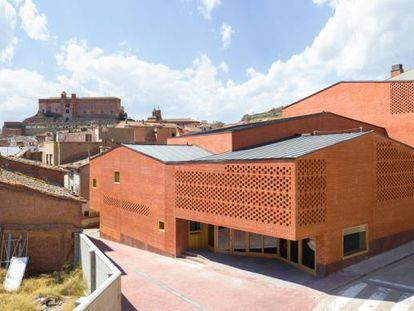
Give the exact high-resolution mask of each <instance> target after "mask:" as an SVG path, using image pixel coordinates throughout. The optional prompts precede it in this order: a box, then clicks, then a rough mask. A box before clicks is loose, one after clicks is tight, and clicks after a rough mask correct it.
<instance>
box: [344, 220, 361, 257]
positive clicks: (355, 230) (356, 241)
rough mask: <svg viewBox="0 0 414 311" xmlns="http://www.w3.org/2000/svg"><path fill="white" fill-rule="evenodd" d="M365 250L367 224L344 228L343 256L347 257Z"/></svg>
mask: <svg viewBox="0 0 414 311" xmlns="http://www.w3.org/2000/svg"><path fill="white" fill-rule="evenodd" d="M366 250H367V225H364V226H357V227H352V228H347V229H344V231H343V257H349V256H353V255H357V254H359V253H362V252H365V251H366Z"/></svg>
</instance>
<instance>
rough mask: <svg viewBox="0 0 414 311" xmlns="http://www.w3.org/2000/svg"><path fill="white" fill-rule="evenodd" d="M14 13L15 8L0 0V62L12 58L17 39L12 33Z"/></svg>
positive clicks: (14, 24)
mask: <svg viewBox="0 0 414 311" xmlns="http://www.w3.org/2000/svg"><path fill="white" fill-rule="evenodd" d="M16 15H17V14H16V10H15V9H14V7H13V6H12V5H11V4H10V3H9V2H8V1H7V0H0V63H1V62H6V61H10V60H11V59H12V58H13V54H14V48H15V46H16V44H17V41H18V40H17V38H16V37H15V35H14V31H15V28H16V19H17V17H16Z"/></svg>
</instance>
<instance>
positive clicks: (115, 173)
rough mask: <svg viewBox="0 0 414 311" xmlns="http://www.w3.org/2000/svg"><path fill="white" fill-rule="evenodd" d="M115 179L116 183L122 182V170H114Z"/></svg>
mask: <svg viewBox="0 0 414 311" xmlns="http://www.w3.org/2000/svg"><path fill="white" fill-rule="evenodd" d="M114 181H115V182H116V183H120V182H121V173H120V172H114Z"/></svg>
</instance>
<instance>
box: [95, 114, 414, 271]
mask: <svg viewBox="0 0 414 311" xmlns="http://www.w3.org/2000/svg"><path fill="white" fill-rule="evenodd" d="M272 137H273V139H272ZM186 139H187V140H186ZM172 141H174V142H180V143H181V144H182V145H172V144H171V145H167V146H148V145H147V146H145V145H123V146H120V147H118V148H115V149H113V150H111V151H109V152H107V153H105V154H102V155H100V156H97V157H96V158H94V159H93V160H92V161H91V162H90V176H91V181H90V183H91V184H90V187H91V191H90V204H91V208H94V209H96V210H98V211H99V212H100V215H101V234H102V236H103V237H106V238H109V239H113V240H116V241H120V242H122V243H126V244H129V245H133V246H136V247H141V248H145V249H149V250H152V251H157V252H160V253H164V254H168V255H171V256H176V255H178V254H180V253H181V252H183V251H184V250H186V249H197V248H206V249H210V250H212V251H215V252H222V253H228V254H234V255H238V254H240V255H242V254H243V255H248V256H263V257H274V258H275V259H276V258H277V259H280V260H284V261H286V262H289V263H290V264H292V265H294V266H296V267H299V268H302V269H304V270H306V271H309V272H311V273H315V274H319V275H325V274H327V273H330V272H332V271H334V270H337V269H339V268H341V267H343V266H346V265H349V264H350V263H352V262H355V261H358V260H361V259H363V258H366V257H368V256H371V255H374V254H377V253H379V252H382V251H384V250H386V249H388V248H391V247H395V246H397V245H400V244H401V243H404V242H406V241H409V240H412V239H413V238H414V230H413V228H414V214H413V213H414V212H413V209H412V204H413V203H414V179H412V178H411V177H409V176H412V175H413V174H414V166H413V165H412V163H413V159H414V149H412V148H410V147H408V146H406V145H403V144H401V143H399V142H396V141H394V140H392V139H390V138H388V137H387V135H386V131H385V130H384V129H382V128H380V127H377V126H373V125H370V124H367V123H363V122H360V121H355V120H352V119H349V118H344V117H341V116H337V115H334V114H332V113H320V114H315V115H312V116H305V117H297V118H288V119H286V120H276V121H270V122H265V123H261V124H255V125H246V126H236V127H233V128H228V129H225V130H222V131H212V132H211V133H210V134H204V135H189V136H186V137H181V138H177V139H173V140H172ZM188 144H193V145H188ZM196 145H198V146H196ZM200 147H202V148H204V149H202V148H200ZM206 150H209V151H210V152H212V153H210V152H208V151H206ZM407 178H408V179H407Z"/></svg>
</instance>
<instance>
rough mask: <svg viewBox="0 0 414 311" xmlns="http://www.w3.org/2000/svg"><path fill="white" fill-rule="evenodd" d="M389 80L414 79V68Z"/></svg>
mask: <svg viewBox="0 0 414 311" xmlns="http://www.w3.org/2000/svg"><path fill="white" fill-rule="evenodd" d="M387 81H395V82H398V81H414V69H410V70H407V71H406V72H403V73H401V74H399V75H397V76H395V77H393V78H390V79H388V80H387Z"/></svg>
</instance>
